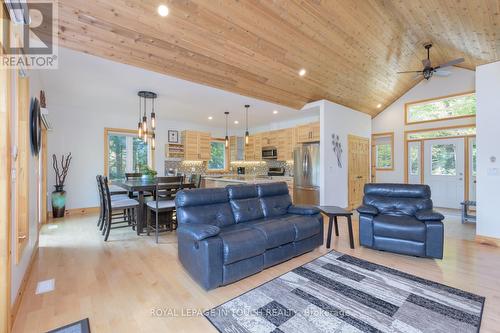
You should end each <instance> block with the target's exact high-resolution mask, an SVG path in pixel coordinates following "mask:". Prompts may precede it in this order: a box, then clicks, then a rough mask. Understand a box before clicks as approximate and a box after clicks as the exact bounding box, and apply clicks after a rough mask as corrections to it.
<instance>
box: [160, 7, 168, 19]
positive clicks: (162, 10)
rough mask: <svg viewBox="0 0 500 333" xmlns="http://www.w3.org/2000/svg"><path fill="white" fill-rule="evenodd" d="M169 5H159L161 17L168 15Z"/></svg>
mask: <svg viewBox="0 0 500 333" xmlns="http://www.w3.org/2000/svg"><path fill="white" fill-rule="evenodd" d="M168 12H169V10H168V7H167V6H165V5H159V6H158V14H160V16H161V17H165V16H167V15H168Z"/></svg>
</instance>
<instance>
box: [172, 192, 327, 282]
mask: <svg viewBox="0 0 500 333" xmlns="http://www.w3.org/2000/svg"><path fill="white" fill-rule="evenodd" d="M175 204H176V209H177V221H178V223H179V227H178V229H177V237H178V251H179V259H180V261H181V262H182V264H183V266H184V267H185V268H186V270H187V271H188V272H189V274H190V275H191V276H192V277H193V279H194V280H196V281H197V282H198V283H199V284H200V285H201V286H203V288H205V289H207V290H208V289H213V288H216V287H219V286H222V285H226V284H229V283H232V282H235V281H237V280H240V279H242V278H244V277H247V276H249V275H252V274H255V273H258V272H260V271H262V270H263V269H264V268H267V267H270V266H273V265H276V264H278V263H280V262H283V261H286V260H288V259H290V258H292V257H295V256H298V255H300V254H303V253H305V252H308V251H311V250H313V249H314V248H316V247H318V246H320V245H322V244H323V219H322V217H321V215H320V212H319V210H318V209H317V208H315V207H312V206H294V205H292V202H291V199H290V195H289V194H288V187H287V184H286V183H268V184H259V185H240V186H227V187H226V188H208V189H195V190H185V191H181V192H179V193H177V196H176V199H175Z"/></svg>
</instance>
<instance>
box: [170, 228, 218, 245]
mask: <svg viewBox="0 0 500 333" xmlns="http://www.w3.org/2000/svg"><path fill="white" fill-rule="evenodd" d="M219 232H220V228H219V227H217V226H215V225H211V224H188V225H186V224H184V225H180V226H179V228H178V229H177V233H178V234H183V235H186V236H188V237H189V238H192V239H194V240H197V241H201V240H203V239H206V238H209V237H213V236H217V235H218V234H219Z"/></svg>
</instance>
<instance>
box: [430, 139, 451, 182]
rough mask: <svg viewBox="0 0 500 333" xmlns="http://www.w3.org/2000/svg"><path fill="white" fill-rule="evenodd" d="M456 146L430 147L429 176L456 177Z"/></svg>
mask: <svg viewBox="0 0 500 333" xmlns="http://www.w3.org/2000/svg"><path fill="white" fill-rule="evenodd" d="M455 149H456V146H455V145H454V144H436V145H432V146H431V174H432V175H433V176H456V175H457V168H456V159H457V157H456V153H455Z"/></svg>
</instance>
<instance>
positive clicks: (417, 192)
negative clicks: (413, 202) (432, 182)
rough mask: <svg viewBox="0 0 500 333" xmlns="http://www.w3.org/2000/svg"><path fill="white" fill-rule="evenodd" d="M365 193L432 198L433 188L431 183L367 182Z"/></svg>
mask: <svg viewBox="0 0 500 333" xmlns="http://www.w3.org/2000/svg"><path fill="white" fill-rule="evenodd" d="M364 193H365V195H376V196H383V197H392V198H420V199H430V197H431V188H430V187H429V185H420V184H410V185H409V184H380V183H373V184H366V185H365V188H364Z"/></svg>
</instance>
